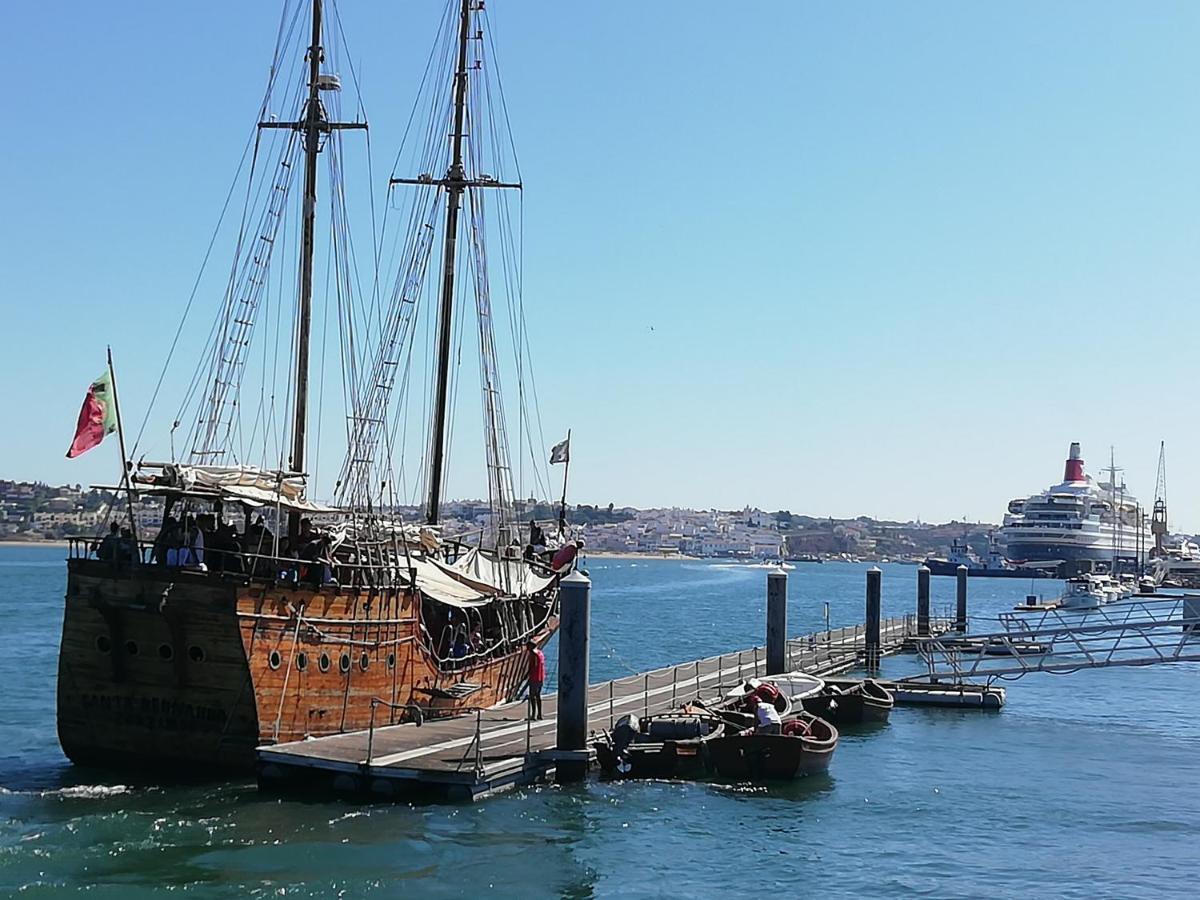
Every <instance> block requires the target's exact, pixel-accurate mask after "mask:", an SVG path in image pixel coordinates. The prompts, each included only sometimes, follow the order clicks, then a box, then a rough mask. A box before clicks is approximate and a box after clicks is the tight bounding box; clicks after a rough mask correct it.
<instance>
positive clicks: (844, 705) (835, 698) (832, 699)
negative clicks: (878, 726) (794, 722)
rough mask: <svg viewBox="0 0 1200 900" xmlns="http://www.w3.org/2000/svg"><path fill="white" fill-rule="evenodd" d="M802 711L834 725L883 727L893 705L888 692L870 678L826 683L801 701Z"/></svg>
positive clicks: (893, 701) (893, 700)
mask: <svg viewBox="0 0 1200 900" xmlns="http://www.w3.org/2000/svg"><path fill="white" fill-rule="evenodd" d="M801 702H802V703H803V705H804V711H805V712H808V713H812V714H813V715H814V716H820V717H821V718H822V719H825V720H826V721H828V722H832V723H833V724H834V725H863V724H869V723H883V722H886V721H887V720H888V717H889V716H890V715H891V714H892V707H893V706H895V705H896V701H895V698H893V697H892V693H891V691H889V690H888V689H887V688H885V687H884V686H883V685H881V684H880V683H879V682H878V681H876V680H875V679H873V678H867V679H864V680H862V681H842V682H840V683H832V682H830V683H827V684H825V686H824V687H823V688H822V689H821V690H820V691H819V692H818V693H816V694H812V695H810V696H807V697H805V698H804V699H803V700H802V701H801Z"/></svg>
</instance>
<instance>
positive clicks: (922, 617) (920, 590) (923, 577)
mask: <svg viewBox="0 0 1200 900" xmlns="http://www.w3.org/2000/svg"><path fill="white" fill-rule="evenodd" d="M917 637H929V566H918V567H917Z"/></svg>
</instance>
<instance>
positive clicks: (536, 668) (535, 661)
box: [525, 640, 546, 719]
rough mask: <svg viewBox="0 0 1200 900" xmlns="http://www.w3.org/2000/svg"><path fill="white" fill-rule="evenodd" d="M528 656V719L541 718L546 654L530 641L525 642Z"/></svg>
mask: <svg viewBox="0 0 1200 900" xmlns="http://www.w3.org/2000/svg"><path fill="white" fill-rule="evenodd" d="M525 649H526V650H527V651H528V656H529V718H530V719H540V718H541V717H542V685H543V684H545V683H546V654H545V653H543V652H542V651H541V650H539V649H538V645H537V644H535V643H534V642H533V641H532V640H528V641H526V642H525Z"/></svg>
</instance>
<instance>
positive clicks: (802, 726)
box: [783, 719, 808, 737]
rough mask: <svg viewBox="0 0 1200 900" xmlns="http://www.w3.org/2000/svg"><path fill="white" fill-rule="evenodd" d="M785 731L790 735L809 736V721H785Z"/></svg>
mask: <svg viewBox="0 0 1200 900" xmlns="http://www.w3.org/2000/svg"><path fill="white" fill-rule="evenodd" d="M783 733H784V734H785V735H787V736H788V737H808V723H807V722H805V721H804V720H803V719H792V720H791V721H790V722H784V724H783Z"/></svg>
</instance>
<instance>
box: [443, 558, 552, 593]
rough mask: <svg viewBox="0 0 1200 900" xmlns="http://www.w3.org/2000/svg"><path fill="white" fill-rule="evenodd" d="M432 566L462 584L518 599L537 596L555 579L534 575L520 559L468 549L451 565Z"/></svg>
mask: <svg viewBox="0 0 1200 900" xmlns="http://www.w3.org/2000/svg"><path fill="white" fill-rule="evenodd" d="M435 564H436V565H437V566H438V567H439V568H441V569H442V570H444V571H445V572H446V573H447V574H449V575H451V576H452V577H455V578H457V579H459V580H461V581H463V582H465V583H469V584H473V585H477V586H479V587H481V588H485V589H489V590H491V591H495V592H499V593H505V594H515V595H517V596H518V597H528V596H529V595H530V594H536V593H537V592H538V591H541V590H543V589H544V588H546V587H547V586H548V585H549V584H550V582H551V581H553V580H554V579H553V577H551V576H546V575H539V574H537V573H536V572H534V571H533V569H531V568H530V567H529V566H528V565H527V564H526V563H525V561H524V560H523V559H496V558H495V557H492V556H487V555H485V554H483V553H480V552H479V551H478V550H468V551H467V552H466V553H464V554H463V556H462V558H461V559H459V560H458V561H457V562H456V563H454V564H453V565H448V564H446V563H435Z"/></svg>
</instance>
